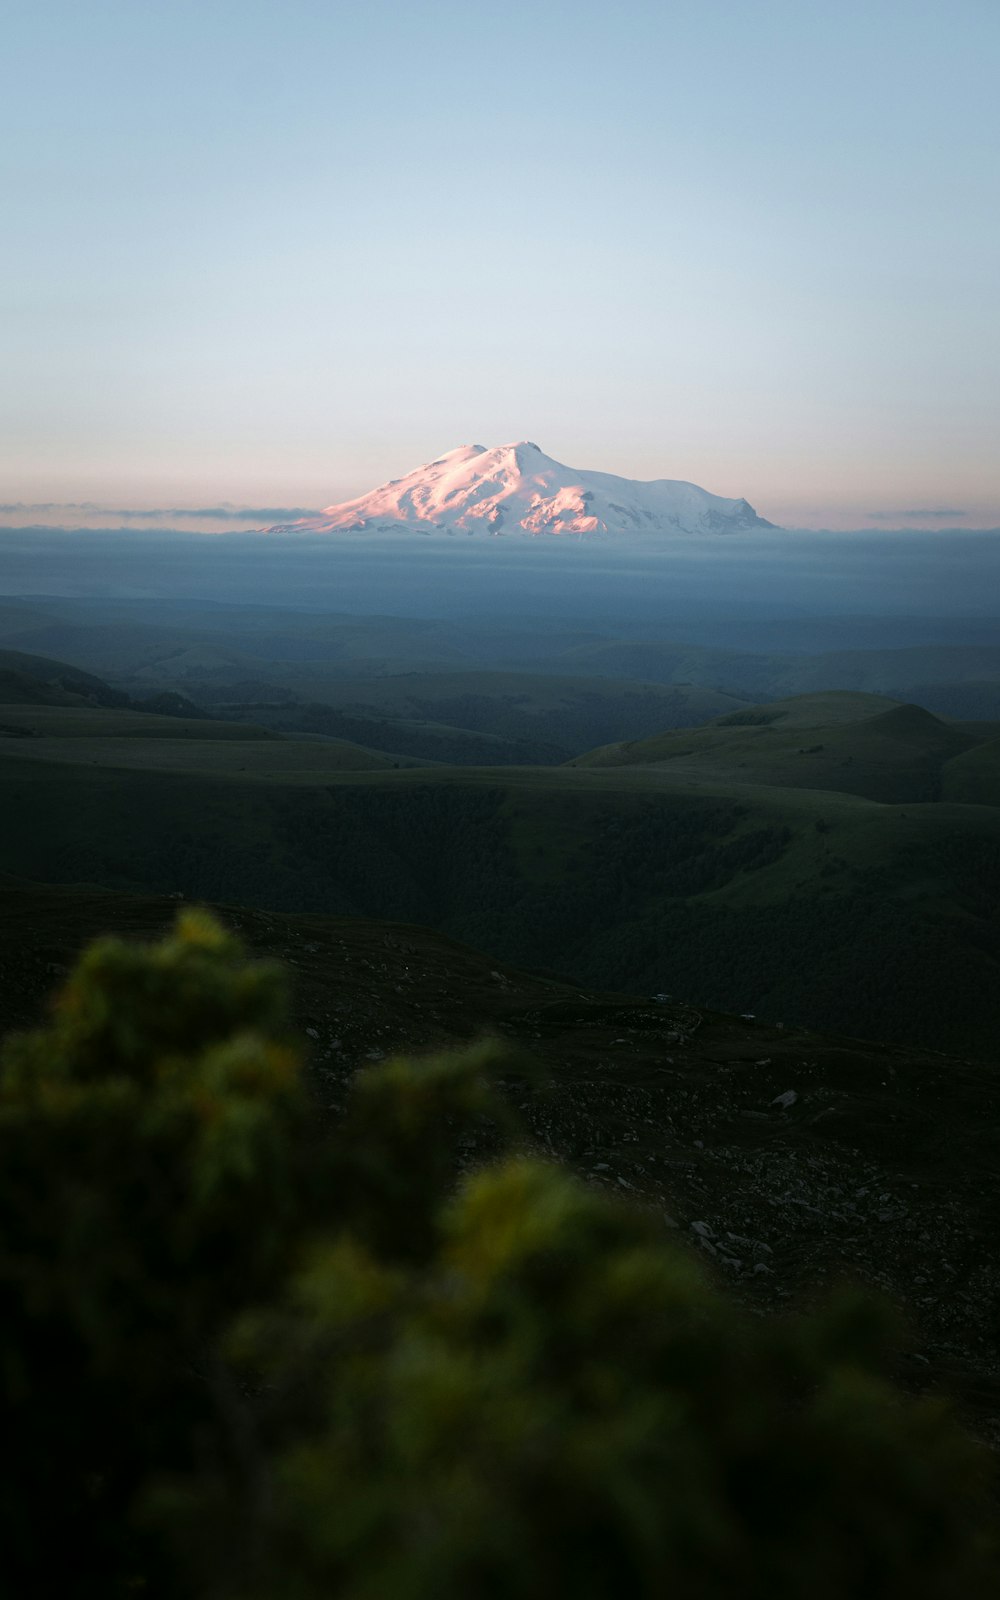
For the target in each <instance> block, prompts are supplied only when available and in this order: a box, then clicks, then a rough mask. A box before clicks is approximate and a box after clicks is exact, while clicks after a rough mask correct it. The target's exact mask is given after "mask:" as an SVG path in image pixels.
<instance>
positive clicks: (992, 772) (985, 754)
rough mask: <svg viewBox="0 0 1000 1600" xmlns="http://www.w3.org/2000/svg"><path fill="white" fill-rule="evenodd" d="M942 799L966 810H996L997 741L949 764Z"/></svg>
mask: <svg viewBox="0 0 1000 1600" xmlns="http://www.w3.org/2000/svg"><path fill="white" fill-rule="evenodd" d="M944 798H945V799H946V800H957V801H959V802H960V803H961V804H962V805H968V806H1000V739H990V740H988V741H987V742H985V743H983V744H977V745H975V746H974V748H973V749H971V750H967V751H966V752H965V754H964V755H961V756H957V757H956V758H955V760H954V761H949V762H948V765H947V766H946V767H945V769H944Z"/></svg>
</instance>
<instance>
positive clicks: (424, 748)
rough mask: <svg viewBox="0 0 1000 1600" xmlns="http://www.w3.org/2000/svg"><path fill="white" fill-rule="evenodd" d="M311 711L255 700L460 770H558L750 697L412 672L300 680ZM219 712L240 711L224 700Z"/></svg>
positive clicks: (275, 715)
mask: <svg viewBox="0 0 1000 1600" xmlns="http://www.w3.org/2000/svg"><path fill="white" fill-rule="evenodd" d="M297 691H298V693H299V694H300V695H301V696H302V697H304V698H305V699H306V701H307V704H305V705H287V704H286V705H278V706H275V707H267V706H266V705H260V704H251V705H249V706H248V707H247V708H246V713H247V714H248V715H250V716H253V717H260V718H263V719H264V720H266V721H267V723H268V725H269V726H272V727H278V728H281V729H284V730H295V731H303V732H325V733H329V734H335V735H339V736H341V737H348V738H354V739H355V740H357V741H359V742H361V743H363V744H366V745H373V746H375V747H376V748H379V749H387V750H391V751H394V752H395V751H400V750H403V751H407V752H408V753H410V754H412V755H419V756H427V757H429V758H431V759H433V760H441V761H448V762H452V763H457V764H459V765H477V766H481V765H484V764H485V763H491V764H492V763H499V764H503V765H511V764H516V765H522V764H544V765H558V764H559V763H560V762H562V761H564V760H566V758H567V757H568V756H570V755H575V754H578V753H580V752H582V751H584V750H586V749H588V748H590V747H591V745H592V744H593V743H596V742H598V741H599V740H601V739H602V738H603V737H605V736H606V735H607V734H608V733H609V732H610V733H613V734H615V735H616V736H619V737H642V736H643V735H644V734H646V733H649V732H652V731H654V730H658V729H660V728H663V727H668V728H678V727H679V728H686V727H694V726H697V725H698V724H699V723H702V722H704V721H706V720H707V719H708V718H709V717H713V716H718V715H719V714H720V712H724V711H729V710H733V709H735V708H737V707H739V706H740V705H741V704H742V701H740V700H739V699H737V698H735V697H734V696H732V695H727V694H721V693H719V692H717V691H716V690H713V689H705V688H699V687H696V686H694V685H691V684H671V685H661V684H649V683H640V682H633V681H628V680H625V681H620V680H616V679H613V678H608V679H599V678H570V677H563V676H553V675H546V674H539V673H522V672H461V673H453V672H436V673H404V674H400V675H396V676H391V677H381V678H353V679H346V680H341V681H337V682H333V681H330V680H329V679H323V678H313V677H309V676H307V675H300V676H299V677H298V679H297ZM215 709H216V711H217V712H219V713H221V714H225V715H232V714H233V710H234V709H235V708H234V707H233V706H232V705H227V704H226V703H225V702H222V703H220V702H218V701H216V702H215Z"/></svg>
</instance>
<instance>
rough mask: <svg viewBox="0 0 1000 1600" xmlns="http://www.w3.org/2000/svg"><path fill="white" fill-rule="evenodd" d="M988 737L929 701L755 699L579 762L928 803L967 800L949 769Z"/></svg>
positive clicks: (837, 696) (838, 696)
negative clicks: (951, 781)
mask: <svg viewBox="0 0 1000 1600" xmlns="http://www.w3.org/2000/svg"><path fill="white" fill-rule="evenodd" d="M988 731H989V730H985V732H986V733H988ZM980 742H981V739H980V738H978V737H977V735H976V733H975V732H974V731H973V725H969V724H966V725H964V726H963V727H962V728H957V727H953V726H949V725H948V724H946V723H944V722H941V721H940V720H939V719H938V718H937V717H934V716H932V715H931V713H930V712H929V711H924V710H923V709H922V708H921V707H920V706H913V705H897V704H895V703H894V702H892V701H890V700H887V699H885V698H883V697H881V696H878V695H868V694H852V693H846V692H843V693H826V694H815V695H801V696H796V697H795V698H793V699H791V700H783V701H773V702H771V703H769V704H766V705H757V706H749V707H747V708H745V709H743V710H740V711H737V712H734V713H732V714H729V715H725V716H722V717H719V718H716V720H715V721H714V722H712V723H710V724H708V726H706V727H704V728H699V729H696V730H693V731H691V732H685V733H676V732H670V733H663V734H660V735H658V736H657V737H656V738H653V739H644V740H639V741H630V742H623V743H619V744H614V745H609V746H606V747H604V748H603V749H600V750H596V751H593V752H591V753H590V754H589V755H586V756H583V757H581V758H579V759H578V760H577V761H576V762H575V763H574V764H575V765H576V766H580V767H602V768H603V767H625V766H652V767H656V768H658V769H669V770H670V771H671V772H672V773H673V774H674V776H675V777H691V778H696V779H697V778H709V779H711V780H713V781H720V782H727V783H759V784H768V785H773V786H776V787H779V788H798V789H827V790H833V791H838V792H842V793H845V794H857V795H861V796H863V797H864V798H866V799H869V800H881V801H884V802H903V801H913V802H924V801H933V800H938V799H940V798H942V796H943V795H944V794H945V793H946V792H947V793H948V794H949V795H950V796H951V797H952V798H956V799H957V798H959V794H958V792H956V791H953V790H952V789H947V791H946V778H945V774H946V773H947V772H948V771H949V770H950V766H951V764H952V763H953V762H955V761H957V760H959V759H960V758H964V757H965V756H966V753H967V752H969V751H971V750H973V749H974V748H975V747H976V745H977V744H979V743H980Z"/></svg>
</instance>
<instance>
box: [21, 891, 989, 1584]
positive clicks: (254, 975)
mask: <svg viewBox="0 0 1000 1600" xmlns="http://www.w3.org/2000/svg"><path fill="white" fill-rule="evenodd" d="M512 1070H517V1069H516V1067H514V1066H512V1064H511V1063H510V1062H509V1060H508V1059H507V1058H506V1056H505V1054H504V1053H503V1052H502V1051H501V1050H500V1049H499V1047H496V1046H489V1045H487V1046H483V1047H480V1048H479V1049H477V1050H473V1051H469V1052H466V1053H465V1054H464V1055H462V1056H461V1057H449V1058H438V1059H431V1060H426V1061H392V1062H388V1063H385V1064H383V1065H380V1066H378V1067H375V1068H371V1069H368V1070H366V1071H365V1072H363V1073H362V1074H361V1075H360V1077H359V1079H358V1081H357V1084H356V1087H355V1092H354V1095H353V1100H352V1105H351V1108H350V1110H349V1112H348V1114H347V1116H346V1118H345V1119H344V1121H343V1123H342V1124H341V1125H340V1126H339V1127H338V1128H337V1129H336V1130H334V1131H332V1132H330V1133H329V1134H328V1135H323V1136H320V1134H319V1132H318V1131H317V1128H316V1127H315V1125H314V1122H313V1119H312V1118H311V1117H310V1116H309V1114H308V1102H307V1097H306V1093H305V1088H304V1085H303V1082H302V1080H301V1076H300V1071H299V1064H298V1058H297V1056H296V1053H295V1051H294V1049H293V1048H292V1047H291V1046H290V1044H289V1042H288V1038H287V1034H286V1021H285V1011H284V996H283V985H282V981H281V978H280V975H279V974H278V973H277V972H276V971H275V970H274V969H273V968H272V967H268V966H261V965H249V964H247V963H246V962H245V961H244V959H243V958H242V955H241V952H240V950H239V947H238V946H237V945H236V944H235V942H234V941H232V940H231V939H230V938H228V937H227V936H226V935H225V934H223V933H222V932H221V930H220V929H219V928H218V927H217V926H216V924H214V923H213V922H212V921H211V920H210V919H208V918H207V917H205V916H203V915H198V914H195V915H191V914H189V915H186V916H185V917H183V918H182V919H181V921H180V923H179V925H178V929H177V932H176V934H175V935H174V936H173V937H171V938H169V939H168V940H166V941H165V942H164V943H163V944H162V945H160V946H157V947H154V948H152V949H142V948H136V947H130V946H127V945H124V944H121V943H119V942H117V941H114V940H105V941H102V942H101V943H99V944H98V945H96V946H94V947H93V948H92V949H91V950H90V951H89V952H88V953H87V954H86V955H85V956H84V958H83V960H82V961H81V963H80V965H79V967H78V969H77V971H76V972H75V973H74V975H73V976H72V978H71V979H70V981H69V984H68V985H67V988H66V990H65V991H64V993H63V995H62V996H61V998H60V1000H59V1002H58V1004H57V1007H56V1010H55V1014H54V1017H53V1020H52V1024H51V1026H50V1027H49V1028H48V1029H46V1030H44V1031H42V1032H39V1033H36V1034H33V1035H28V1036H24V1037H22V1038H19V1039H14V1040H11V1041H9V1042H8V1044H7V1047H6V1050H5V1053H4V1057H3V1063H2V1076H0V1210H2V1223H3V1226H2V1239H3V1244H2V1247H0V1312H2V1317H0V1363H2V1365H0V1371H2V1378H3V1384H4V1391H5V1393H4V1399H5V1414H6V1417H7V1419H8V1431H7V1435H6V1438H5V1445H6V1459H7V1462H8V1466H9V1467H11V1466H12V1467H14V1468H15V1469H16V1470H14V1471H12V1472H10V1473H9V1479H10V1481H9V1484H8V1486H7V1492H6V1493H5V1496H4V1499H3V1510H2V1513H0V1517H2V1521H0V1561H2V1562H3V1564H4V1565H3V1568H2V1569H0V1592H3V1593H5V1594H6V1593H10V1594H12V1595H15V1594H16V1595H18V1596H25V1597H27V1596H33V1595H36V1594H37V1595H42V1594H46V1595H47V1594H50V1593H54V1592H67V1590H66V1589H65V1587H64V1586H62V1585H61V1584H60V1583H59V1580H58V1577H57V1574H58V1573H59V1571H60V1567H61V1566H63V1565H64V1564H65V1560H66V1555H67V1552H71V1553H72V1558H73V1561H74V1564H75V1569H76V1570H75V1577H74V1581H73V1584H72V1588H71V1591H69V1592H72V1593H73V1594H74V1595H75V1596H81V1597H89V1596H94V1597H97V1596H101V1597H102V1600H108V1597H111V1596H114V1595H117V1594H122V1595H123V1594H135V1593H139V1594H145V1595H150V1596H153V1595H156V1596H161V1595H162V1596H164V1597H173V1596H180V1595H184V1596H192V1595H193V1596H198V1597H204V1600H275V1597H276V1596H279V1595H280V1596H281V1597H283V1600H284V1597H287V1600H320V1597H321V1596H322V1597H324V1600H325V1597H327V1596H330V1595H341V1596H346V1597H349V1600H424V1597H431V1596H434V1597H435V1600H438V1597H441V1600H466V1597H472V1600H476V1597H478V1596H483V1597H488V1600H494V1597H495V1600H508V1597H509V1600H535V1597H536V1596H537V1597H538V1600H541V1597H542V1596H545V1597H550V1596H561V1595H564V1594H566V1595H569V1594H572V1595H574V1596H579V1597H580V1600H590V1597H593V1600H598V1597H602V1600H603V1597H605V1596H612V1595H614V1596H617V1595H620V1594H621V1595H626V1596H636V1597H640V1596H641V1597H645V1596H649V1597H653V1596H654V1595H655V1596H660V1595H663V1594H671V1595H676V1596H678V1597H681V1600H686V1597H690V1600H695V1597H698V1600H703V1597H705V1600H714V1597H719V1600H721V1597H727V1600H728V1597H736V1596H740V1597H748V1600H793V1597H795V1600H798V1597H799V1596H806V1595H809V1596H810V1597H812V1596H816V1597H818V1600H847V1597H848V1596H850V1597H854V1596H868V1597H873V1600H874V1597H889V1596H896V1595H904V1594H905V1595H907V1596H908V1597H913V1600H921V1597H926V1600H932V1597H942V1600H943V1597H944V1596H946V1595H948V1596H950V1595H952V1594H955V1593H962V1594H964V1595H976V1594H978V1593H983V1594H985V1593H986V1592H987V1586H988V1585H990V1584H991V1570H990V1565H989V1563H990V1560H991V1556H990V1551H989V1548H988V1540H987V1537H986V1533H985V1529H986V1525H987V1518H986V1509H985V1502H984V1496H985V1495H986V1493H987V1483H986V1474H985V1469H984V1465H983V1461H982V1459H981V1457H980V1454H979V1452H977V1451H976V1450H975V1449H974V1448H973V1447H972V1446H971V1444H970V1443H969V1442H968V1441H967V1440H965V1438H964V1437H963V1435H962V1434H961V1432H960V1431H959V1430H958V1429H957V1427H956V1426H955V1424H954V1423H953V1422H952V1421H951V1419H950V1417H949V1415H948V1412H947V1410H946V1409H945V1408H943V1407H942V1406H941V1405H939V1404H938V1403H935V1402H914V1401H910V1400H907V1399H905V1398H904V1397H903V1396H902V1395H901V1394H899V1393H898V1392H897V1391H896V1390H895V1389H894V1388H893V1386H892V1385H891V1383H890V1382H889V1381H888V1379H887V1377H886V1370H887V1353H888V1351H889V1349H890V1348H891V1337H892V1330H891V1327H887V1325H886V1317H885V1315H884V1313H883V1311H882V1310H881V1309H880V1308H879V1307H878V1306H876V1305H874V1304H872V1303H871V1302H869V1301H867V1300H864V1299H860V1298H858V1297H855V1296H853V1295H847V1296H843V1297H842V1298H841V1299H840V1300H839V1301H838V1302H837V1303H835V1304H834V1305H832V1306H830V1307H829V1308H827V1309H826V1310H825V1311H823V1312H820V1313H816V1314H813V1315H812V1316H810V1317H805V1318H797V1319H791V1318H789V1319H784V1320H781V1321H775V1320H764V1319H760V1318H754V1317H752V1316H749V1315H747V1314H745V1313H743V1312H742V1311H741V1310H739V1309H738V1308H736V1307H735V1306H733V1305H732V1304H731V1303H730V1302H729V1301H728V1300H727V1299H725V1298H724V1297H723V1296H722V1295H720V1294H719V1293H718V1292H717V1291H716V1290H715V1289H713V1288H712V1287H711V1286H710V1285H709V1284H708V1283H707V1282H706V1281H705V1279H704V1278H703V1277H702V1276H701V1274H700V1272H699V1271H698V1269H697V1268H696V1267H695V1266H694V1264H693V1263H692V1262H691V1260H690V1259H689V1258H688V1257H687V1256H686V1255H685V1254H683V1253H681V1252H680V1251H678V1250H677V1249H676V1248H675V1247H672V1246H670V1245H669V1244H668V1243H667V1242H666V1241H665V1239H664V1235H663V1230H662V1223H661V1222H660V1220H659V1219H658V1218H656V1217H653V1216H650V1215H647V1214H643V1213H640V1212H636V1211H632V1210H627V1209H625V1208H624V1207H620V1206H617V1205H614V1204H612V1203H610V1202H609V1201H608V1200H607V1199H605V1198H603V1197H600V1196H598V1195H596V1194H594V1193H592V1192H591V1191H589V1190H587V1189H586V1188H584V1187H583V1186H582V1185H581V1184H579V1183H578V1182H576V1181H575V1180H574V1179H572V1178H571V1177H570V1176H569V1175H568V1174H566V1173H565V1172H563V1171H561V1170H560V1169H558V1168H556V1167H554V1166H551V1165H548V1164H546V1163H543V1162H540V1161H538V1160H535V1159H532V1158H530V1157H528V1156H525V1155H524V1154H521V1155H517V1156H508V1157H507V1158H506V1159H503V1160H501V1161H497V1162H490V1163H486V1162H484V1159H483V1157H484V1156H486V1155H492V1154H494V1153H495V1151H496V1146H497V1144H498V1141H499V1139H500V1137H501V1136H502V1132H503V1128H504V1125H505V1123H506V1120H507V1119H506V1118H505V1116H504V1114H503V1113H502V1111H501V1109H500V1107H499V1103H498V1100H497V1097H496V1095H495V1092H494V1091H493V1090H492V1089H491V1087H490V1085H489V1079H490V1077H491V1076H492V1075H495V1074H496V1073H497V1072H498V1071H503V1072H504V1073H505V1074H509V1073H510V1072H511V1071H512ZM462 1165H464V1166H465V1167H466V1169H467V1171H466V1176H465V1177H464V1178H462V1179H459V1178H458V1171H459V1168H460V1167H461V1166H462ZM995 1577H996V1573H995V1570H994V1571H993V1573H992V1578H993V1581H994V1582H995Z"/></svg>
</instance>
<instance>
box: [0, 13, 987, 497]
mask: <svg viewBox="0 0 1000 1600" xmlns="http://www.w3.org/2000/svg"><path fill="white" fill-rule="evenodd" d="M0 29H2V38H3V54H4V62H5V68H4V80H5V81H4V92H3V96H2V102H0V193H2V196H3V201H2V204H3V218H4V236H5V248H4V250H3V252H2V256H0V504H2V507H3V509H2V510H0V521H3V522H6V523H7V524H8V525H10V524H11V523H12V522H13V523H28V522H31V521H33V520H38V521H49V522H52V521H55V522H58V521H61V520H65V521H67V522H69V523H76V522H82V521H83V520H84V519H85V518H86V519H93V518H96V520H97V521H98V522H100V521H102V520H105V521H106V520H107V517H106V515H105V513H104V511H103V509H102V510H98V511H96V512H91V511H86V510H80V509H79V508H80V506H81V505H88V506H96V507H99V508H114V510H115V511H116V512H122V513H124V512H125V511H128V510H135V509H138V510H142V511H145V512H146V513H153V514H155V515H151V516H149V515H148V516H147V521H155V520H157V518H160V517H162V516H166V517H167V518H168V520H170V519H171V518H172V519H173V520H177V521H178V522H180V521H182V520H183V513H184V512H185V511H188V510H192V509H193V510H196V511H201V512H204V513H206V515H204V516H203V517H201V518H197V517H195V518H189V519H188V522H187V524H186V525H189V526H192V527H194V526H199V527H216V526H227V525H231V523H232V522H233V520H237V521H238V520H239V519H238V518H236V519H234V513H233V509H232V508H233V507H246V508H248V509H249V511H250V513H251V514H250V516H249V520H250V521H253V520H255V514H256V512H258V511H260V510H270V509H276V510H280V511H281V512H282V515H284V514H285V511H286V510H288V509H291V508H301V509H303V510H308V509H310V508H313V507H319V506H324V505H327V504H330V503H332V502H335V501H338V500H342V499H346V498H349V497H351V496H353V495H356V494H360V493H364V492H365V491H367V490H368V489H370V488H372V487H373V486H374V485H376V484H377V483H380V482H382V481H384V480H385V479H387V478H390V477H398V476H401V475H402V474H403V473H404V472H406V471H408V470H410V469H411V468H413V467H415V466H416V465H417V464H419V463H420V462H422V461H426V460H430V459H432V458H434V457H436V456H439V455H441V454H442V453H443V452H444V451H446V450H449V449H452V448H454V447H455V446H457V445H460V444H465V443H482V444H485V445H488V446H490V445H494V444H500V443H503V442H506V441H509V440H515V439H525V438H529V439H534V440H537V441H538V443H539V444H540V445H541V447H542V449H543V450H545V451H546V452H547V453H548V454H550V455H552V456H554V457H555V458H556V459H557V460H560V461H564V462H567V463H569V464H571V465H575V466H580V467H587V468H591V469H594V470H601V471H609V472H618V473H621V474H622V475H624V476H628V477H638V478H656V477H668V478H669V477H676V478H684V479H688V480H691V481H694V482H696V483H700V484H702V485H703V486H704V487H705V488H707V489H709V490H711V491H712V492H714V493H717V494H723V495H731V496H739V495H743V496H745V497H746V498H747V499H749V500H750V501H751V503H752V504H753V505H754V506H755V507H756V508H757V510H758V511H759V512H760V513H761V514H762V515H763V516H765V517H767V518H769V519H770V520H771V521H774V522H778V523H782V524H785V525H796V526H806V527H831V528H851V527H862V526H863V527H890V526H893V527H895V526H900V527H904V526H920V525H922V526H928V527H944V526H948V527H951V526H954V527H970V528H971V527H976V526H997V525H1000V451H998V449H997V440H998V437H1000V317H998V315H997V304H998V289H1000V155H998V152H1000V95H998V94H997V89H996V85H997V81H998V73H1000V3H998V0H949V3H947V4H946V3H944V0H940V3H929V0H878V3H877V4H875V5H872V4H871V0H864V3H857V0H838V3H837V4H830V3H829V0H680V3H673V4H672V3H670V0H654V3H646V0H618V3H617V4H616V5H614V6H612V5H610V4H609V3H608V0H603V3H601V4H594V3H592V0H572V3H563V0H534V3H533V4H525V3H521V0H509V3H507V4H502V5H501V4H493V3H491V0H485V3H483V0H479V3H477V4H475V5H469V4H468V0H464V3H461V4H460V3H453V0H405V3H404V0H349V3H338V0H238V3H235V0H233V3H231V0H170V3H169V4H157V3H152V0H87V4H85V5H83V4H80V0H0ZM38 507H48V508H50V509H48V510H44V511H41V510H38V509H37V508H38ZM53 507H54V508H55V509H51V508H53ZM121 520H124V518H122V519H121ZM262 520H263V519H262Z"/></svg>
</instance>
